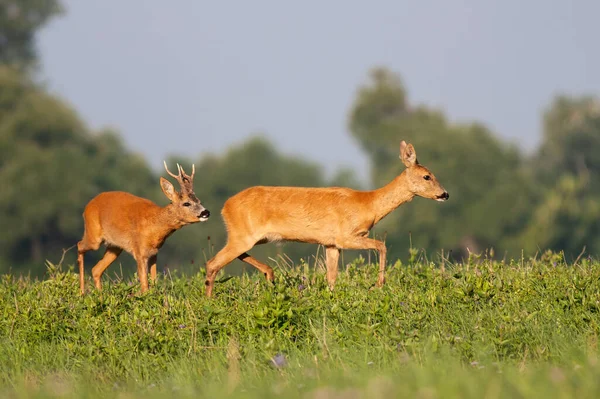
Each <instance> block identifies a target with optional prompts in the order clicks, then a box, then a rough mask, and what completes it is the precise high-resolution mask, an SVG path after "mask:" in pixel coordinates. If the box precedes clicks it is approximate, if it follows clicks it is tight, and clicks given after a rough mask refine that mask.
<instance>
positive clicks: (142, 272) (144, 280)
mask: <svg viewBox="0 0 600 399" xmlns="http://www.w3.org/2000/svg"><path fill="white" fill-rule="evenodd" d="M136 261H137V272H138V277H139V279H140V285H141V287H142V294H143V293H145V292H146V291H148V257H146V256H138V257H136Z"/></svg>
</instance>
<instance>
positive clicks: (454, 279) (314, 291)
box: [0, 253, 600, 398]
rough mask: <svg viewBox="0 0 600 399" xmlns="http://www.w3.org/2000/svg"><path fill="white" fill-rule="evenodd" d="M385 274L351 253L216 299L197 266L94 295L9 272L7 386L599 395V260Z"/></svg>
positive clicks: (2, 376)
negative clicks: (340, 262) (338, 264)
mask: <svg viewBox="0 0 600 399" xmlns="http://www.w3.org/2000/svg"><path fill="white" fill-rule="evenodd" d="M413 254H414V253H413ZM414 255H416V254H414ZM376 270H377V267H376V265H370V264H367V262H364V261H363V260H362V259H359V260H357V261H354V262H352V263H351V264H349V265H347V266H345V267H344V269H343V270H342V271H341V273H340V277H339V282H338V285H337V286H336V290H335V291H334V292H330V291H329V290H328V289H327V286H326V283H325V277H324V271H323V270H322V267H321V266H320V263H319V264H318V265H316V267H313V265H306V264H301V265H296V266H290V265H286V264H280V265H279V266H278V267H277V269H276V271H277V280H276V285H275V286H274V287H272V286H270V285H269V284H268V283H267V282H266V281H265V280H264V278H262V276H260V275H258V274H252V275H243V276H241V277H234V278H227V277H221V280H220V283H219V284H217V285H216V287H215V290H216V298H214V299H212V300H208V299H206V298H205V297H204V289H203V284H204V279H203V273H199V274H197V275H193V276H179V275H169V274H167V275H162V276H161V278H160V280H159V282H158V284H157V285H155V286H154V287H153V288H152V289H151V290H150V292H149V293H148V294H146V295H140V294H139V286H138V284H137V282H136V280H129V279H122V278H121V277H120V276H118V277H117V276H115V274H114V273H112V276H113V279H112V281H111V282H110V283H108V284H105V290H104V291H103V292H97V291H95V290H92V289H90V291H89V293H88V294H87V295H86V296H85V297H80V296H79V295H78V283H77V275H76V274H74V273H72V272H71V271H62V270H61V268H60V267H56V266H52V265H50V267H49V269H48V277H47V279H44V280H41V281H38V280H31V279H27V278H15V277H12V276H11V275H4V276H3V277H2V282H1V283H0V312H2V317H1V318H0V396H8V397H23V396H27V397H30V396H39V397H46V396H49V397H58V396H60V397H80V396H82V395H85V396H87V397H154V396H164V395H166V394H176V395H178V396H185V397H198V396H203V397H227V396H228V395H230V396H231V397H246V398H254V397H263V398H264V397H281V396H284V397H302V398H324V397H336V398H356V397H373V398H377V397H381V398H383V397H386V396H389V395H393V396H394V397H400V396H403V394H404V395H407V396H408V397H427V398H434V397H461V398H466V397H489V398H495V397H507V396H509V397H527V398H529V397H547V398H551V397H574V396H578V397H579V396H581V397H597V396H598V395H599V394H600V363H599V362H598V361H599V358H598V355H599V352H598V348H597V344H598V335H599V334H600V317H599V313H598V312H599V309H600V264H599V263H598V262H595V261H592V260H591V259H589V258H587V257H582V258H580V259H579V260H578V262H577V263H576V264H566V263H565V261H564V256H563V255H562V254H555V253H546V254H544V255H543V256H541V257H540V258H538V259H530V260H526V261H523V260H519V261H510V262H508V261H507V262H497V261H490V260H486V259H475V258H474V257H472V258H471V259H470V260H469V261H468V262H466V263H464V264H451V263H449V262H437V263H436V264H434V263H432V262H428V261H426V260H421V261H417V260H415V259H412V260H411V261H410V262H409V263H408V264H401V262H397V263H396V264H394V265H392V266H389V268H388V272H387V282H386V285H385V286H384V288H382V289H377V288H374V287H373V285H374V283H375V281H376V276H377V272H376ZM109 274H110V273H109ZM88 286H91V282H90V281H89V280H88ZM124 393H127V394H128V395H127V396H122V395H123V394H124ZM327 395H329V396H327Z"/></svg>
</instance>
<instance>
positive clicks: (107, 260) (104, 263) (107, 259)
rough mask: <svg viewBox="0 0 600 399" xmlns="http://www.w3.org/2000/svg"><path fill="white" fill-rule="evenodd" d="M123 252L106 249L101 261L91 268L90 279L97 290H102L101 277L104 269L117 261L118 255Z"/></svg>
mask: <svg viewBox="0 0 600 399" xmlns="http://www.w3.org/2000/svg"><path fill="white" fill-rule="evenodd" d="M121 252H123V250H122V249H121V248H117V247H112V246H109V247H106V252H105V253H104V256H103V257H102V259H100V260H99V261H98V263H96V266H94V267H93V268H92V277H93V278H94V284H95V285H96V288H97V289H98V290H101V289H102V275H103V274H104V272H105V271H106V269H107V268H108V267H109V266H110V265H111V263H113V262H114V261H115V259H117V257H118V256H119V255H121Z"/></svg>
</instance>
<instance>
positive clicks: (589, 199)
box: [520, 96, 600, 256]
mask: <svg viewBox="0 0 600 399" xmlns="http://www.w3.org/2000/svg"><path fill="white" fill-rule="evenodd" d="M532 166H533V167H534V170H535V172H536V176H537V178H538V180H539V182H540V183H541V184H540V187H541V189H542V190H541V192H540V195H539V198H540V201H539V204H538V206H536V208H535V210H534V211H533V212H532V213H533V215H534V216H533V220H532V222H531V224H530V225H528V226H527V228H526V229H525V230H524V232H523V234H522V235H521V236H520V240H521V242H522V243H523V244H524V245H525V246H526V247H527V248H528V249H529V250H530V251H534V250H536V251H539V250H543V249H547V248H548V249H553V250H557V251H558V250H564V251H565V252H566V253H567V254H568V255H571V256H577V254H579V253H580V251H582V249H583V248H584V247H585V248H586V251H587V252H588V253H592V254H594V255H596V254H598V253H599V252H600V229H599V228H598V223H597V221H598V217H599V216H600V215H599V212H600V205H599V202H598V199H597V197H598V193H600V189H598V187H599V186H600V184H599V183H600V177H599V176H600V101H599V100H598V99H596V98H594V97H590V96H582V97H566V96H558V97H556V98H555V99H554V101H553V102H552V104H551V105H550V107H549V108H548V110H547V111H546V112H545V113H544V132H543V142H542V144H541V145H540V148H539V150H538V152H537V154H536V155H535V156H534V158H533V160H532Z"/></svg>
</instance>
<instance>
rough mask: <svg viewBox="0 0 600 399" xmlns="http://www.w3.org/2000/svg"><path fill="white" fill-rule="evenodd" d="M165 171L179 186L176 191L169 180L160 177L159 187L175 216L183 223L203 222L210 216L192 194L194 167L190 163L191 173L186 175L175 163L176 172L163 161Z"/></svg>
mask: <svg viewBox="0 0 600 399" xmlns="http://www.w3.org/2000/svg"><path fill="white" fill-rule="evenodd" d="M163 163H164V165H165V170H166V171H167V173H168V174H169V175H170V176H172V177H174V178H175V179H176V180H177V181H178V182H179V186H180V191H179V192H177V191H176V190H175V187H173V185H172V184H171V182H170V181H168V180H167V179H165V178H163V177H161V178H160V187H161V188H162V191H163V193H164V194H165V195H166V196H167V198H168V199H169V200H170V201H171V204H172V205H173V208H174V209H175V214H176V216H177V218H178V219H179V220H180V221H181V222H183V223H186V224H188V223H197V222H205V221H206V220H208V218H209V216H210V212H209V211H208V209H205V208H204V207H203V206H202V204H201V203H200V200H199V199H198V197H196V194H194V174H195V173H196V167H195V166H194V165H193V164H192V175H191V176H190V175H187V174H186V173H185V172H184V170H183V168H182V167H181V166H180V165H179V164H177V170H178V174H174V173H171V171H169V168H168V167H167V163H166V162H163Z"/></svg>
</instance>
